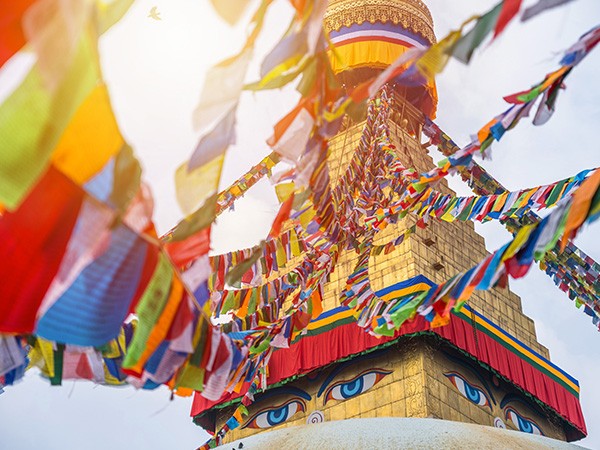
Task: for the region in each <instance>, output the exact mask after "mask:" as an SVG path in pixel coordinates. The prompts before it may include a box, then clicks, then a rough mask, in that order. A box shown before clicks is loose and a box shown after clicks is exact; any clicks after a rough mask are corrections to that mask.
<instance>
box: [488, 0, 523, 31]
mask: <svg viewBox="0 0 600 450" xmlns="http://www.w3.org/2000/svg"><path fill="white" fill-rule="evenodd" d="M521 1H522V0H504V3H503V5H502V11H500V16H499V17H498V22H496V28H495V29H494V39H496V36H498V35H499V34H500V33H502V31H503V30H504V28H506V25H508V23H509V22H510V21H511V20H512V19H513V18H514V17H515V16H516V15H517V13H518V12H519V9H520V8H521Z"/></svg>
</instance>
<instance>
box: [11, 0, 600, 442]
mask: <svg viewBox="0 0 600 450" xmlns="http://www.w3.org/2000/svg"><path fill="white" fill-rule="evenodd" d="M426 3H427V4H428V6H429V7H430V9H431V11H432V14H433V16H434V20H435V28H436V34H437V35H438V37H440V36H444V35H445V34H446V33H447V32H448V31H449V30H450V29H451V28H453V27H457V26H458V25H459V24H460V23H461V22H462V21H463V20H464V19H466V18H467V17H469V16H470V15H471V14H472V13H476V12H477V13H481V12H484V11H486V10H488V9H489V8H490V7H492V6H493V5H494V4H495V3H497V0H459V1H456V0H455V1H452V2H449V1H448V0H426ZM524 3H525V4H531V3H533V1H532V0H529V1H528V0H525V2H524ZM152 6H157V7H158V10H159V11H160V12H161V17H162V20H161V21H154V20H152V19H150V18H148V17H147V15H148V12H149V10H150V8H151V7H152ZM290 13H291V11H290V8H289V6H288V5H287V1H286V0H277V1H275V2H274V5H273V7H272V8H271V11H270V14H269V17H268V21H267V26H266V27H265V30H266V33H264V34H265V36H264V37H263V38H262V39H261V40H260V42H259V53H261V52H262V53H264V52H265V51H266V50H267V49H268V48H269V46H270V45H273V43H275V42H276V40H277V38H278V37H279V36H280V35H281V34H282V33H283V32H284V30H285V28H286V26H287V23H288V22H289V18H290V17H291V16H290ZM598 23H600V2H598V0H577V1H575V2H573V3H572V4H571V5H569V6H566V7H562V8H558V9H556V10H555V11H552V12H549V13H546V14H544V15H542V16H539V17H537V18H535V19H533V20H531V21H530V22H527V23H525V24H521V23H519V22H515V23H512V24H511V25H510V26H509V27H508V29H507V30H506V31H505V33H504V35H502V36H501V37H500V38H499V39H498V40H497V41H496V42H493V43H492V44H491V45H484V48H483V49H481V50H480V51H478V52H477V53H476V55H475V57H474V58H473V60H472V61H471V64H470V65H469V66H464V65H462V64H461V63H458V62H455V61H451V62H450V64H449V65H448V67H447V69H446V70H445V72H444V73H443V74H441V75H440V76H439V77H438V90H439V97H440V104H439V108H438V120H437V122H438V124H439V125H440V126H441V127H442V129H444V130H445V131H446V132H447V133H448V134H450V135H451V136H452V137H453V138H454V140H455V141H456V142H457V143H458V144H459V145H464V144H466V143H467V142H468V140H469V135H470V134H472V133H474V132H476V131H477V130H478V129H479V127H481V126H482V125H484V124H485V123H487V122H488V121H489V120H490V119H491V118H492V117H494V116H495V115H497V114H498V113H500V112H502V111H504V110H505V109H506V107H507V106H506V104H505V103H504V102H503V100H502V96H504V95H507V94H512V93H514V92H518V91H521V90H523V89H526V88H528V87H529V86H531V85H532V84H534V83H536V82H538V81H540V80H541V79H542V78H543V76H544V75H545V74H546V73H547V72H549V71H550V70H553V69H554V68H555V67H557V64H558V60H559V59H560V55H561V52H562V51H563V50H564V49H566V48H567V47H568V46H570V45H571V43H573V42H574V41H575V40H576V39H577V38H578V37H579V36H580V35H581V34H582V33H584V32H585V31H587V30H589V29H590V28H591V27H593V26H595V25H596V24H598ZM243 36H244V33H243V28H242V27H237V28H235V29H232V28H230V27H228V26H227V25H226V24H224V23H223V22H222V21H221V20H220V19H219V18H218V17H217V16H216V15H215V14H214V13H213V11H212V9H211V8H210V6H209V4H208V1H207V0H168V1H167V0H137V1H136V3H135V4H134V6H133V7H132V8H131V10H130V11H129V13H128V14H127V16H126V17H125V18H124V20H123V21H122V22H121V23H119V24H118V25H117V26H116V27H114V29H113V30H111V31H110V32H109V33H107V35H106V36H105V37H103V38H102V41H101V55H102V64H103V70H104V73H105V78H106V80H107V83H108V85H109V88H110V92H111V96H112V101H113V105H114V108H115V110H116V114H117V117H118V120H119V123H120V125H121V128H122V130H123V133H124V135H125V136H126V138H127V139H128V141H129V142H130V143H131V144H132V145H133V147H134V149H135V151H136V152H137V155H138V156H139V157H140V159H141V161H142V163H143V165H144V169H145V178H146V180H147V181H148V182H149V183H150V185H151V187H152V189H153V193H154V197H155V200H156V205H157V208H156V211H155V217H156V223H157V224H158V227H159V230H160V231H166V230H167V229H168V228H170V227H171V226H172V225H173V224H174V223H175V222H177V220H178V219H180V218H181V213H180V212H179V210H178V207H177V206H176V202H175V195H174V186H173V174H174V172H175V168H176V167H177V166H178V165H179V164H180V163H181V162H182V161H184V160H185V159H187V157H189V155H190V154H191V152H192V150H193V149H194V146H195V144H196V141H197V137H198V134H197V133H194V132H193V131H192V126H191V113H192V110H193V109H194V106H195V104H196V102H197V100H198V97H199V93H200V90H201V87H202V81H203V78H204V73H205V71H206V70H207V68H208V67H209V66H210V65H211V64H214V63H215V62H218V61H219V60H220V59H222V58H224V57H226V56H229V55H231V54H233V53H234V52H235V51H236V50H237V49H238V48H239V46H240V45H241V43H242V41H243ZM257 64H258V63H256V64H255V65H254V66H255V68H256V67H257ZM254 73H255V74H256V73H257V71H256V70H255V71H254ZM599 74H600V50H598V49H597V50H596V51H595V52H593V53H592V54H591V55H590V56H589V57H588V58H587V59H586V60H585V61H584V62H583V63H582V64H581V65H580V66H578V67H577V68H576V69H574V70H573V72H572V74H571V75H570V76H569V78H568V79H567V90H566V91H564V92H562V93H561V94H560V97H559V100H558V105H557V111H556V113H555V115H554V117H553V118H552V119H551V120H550V122H549V123H547V124H546V125H544V126H542V127H534V126H533V125H531V123H530V122H526V121H522V122H521V123H520V124H519V126H518V128H516V129H515V130H512V131H510V132H508V133H507V134H506V135H505V137H504V138H503V140H502V141H501V142H499V143H495V144H494V147H493V152H492V155H493V160H492V161H486V162H484V164H483V165H484V166H485V167H486V168H487V169H488V170H489V171H490V173H491V174H492V175H493V176H495V177H496V178H497V179H498V180H499V181H501V182H502V183H503V184H504V185H505V186H506V187H507V188H509V189H519V188H525V187H532V186H536V185H541V184H546V183H550V182H553V181H556V180H559V179H562V178H565V177H567V176H570V175H574V174H576V173H577V172H579V171H580V170H582V169H585V168H593V167H597V166H600V151H599V150H598V143H597V142H598V140H597V138H596V136H595V132H596V131H597V130H598V128H597V127H598V126H599V125H600V80H599V79H598V75H599ZM6 81H7V79H6V77H4V78H2V75H1V74H0V84H1V83H4V82H6ZM1 91H2V89H0V94H1ZM294 104H295V95H294V93H293V89H286V90H285V91H284V92H283V93H282V92H280V91H273V92H269V93H266V94H261V95H257V96H253V95H251V94H246V95H245V96H244V99H243V103H242V106H241V109H240V111H239V114H238V124H239V125H238V130H239V135H238V144H237V145H236V146H234V147H233V148H232V149H231V150H230V151H229V153H228V156H227V159H226V165H225V172H224V177H223V180H222V185H223V187H224V186H226V185H228V184H229V183H230V182H231V181H233V180H234V179H235V178H237V177H238V176H239V175H241V174H242V173H244V172H245V171H246V170H247V169H248V168H249V167H250V166H251V165H252V164H255V163H256V162H258V161H259V160H260V159H261V158H262V157H263V156H264V155H266V154H267V153H268V152H269V149H268V148H267V147H266V145H265V144H264V141H265V139H266V138H267V137H268V136H269V135H270V133H271V127H272V125H273V124H274V123H276V122H277V120H278V119H279V118H280V117H282V116H283V115H284V114H285V113H286V112H287V111H288V110H289V109H291V107H292V106H293V105H294ZM434 158H435V156H434ZM450 182H451V185H452V187H453V188H454V189H455V190H457V192H459V193H460V194H468V193H469V191H468V189H467V188H466V186H464V185H463V184H462V183H461V181H460V180H459V179H458V178H456V179H451V180H450ZM271 191H272V190H271V188H270V186H269V184H268V182H264V183H261V184H259V185H258V186H257V187H255V188H254V189H253V190H252V191H251V192H250V193H249V194H248V195H247V196H246V198H244V199H243V200H242V201H240V202H239V204H237V205H236V212H235V213H234V214H225V215H223V216H222V218H221V219H220V220H219V223H218V226H217V227H216V229H215V232H214V233H213V236H214V247H215V250H216V251H218V252H221V251H227V250H233V249H235V248H240V247H247V246H250V245H253V244H254V243H256V242H258V240H259V239H261V238H262V237H263V236H264V235H265V234H266V233H267V232H268V229H269V225H270V221H271V220H272V218H273V217H274V216H275V213H276V210H277V205H276V201H275V197H274V195H273V194H272V192H271ZM242 220H243V224H244V226H243V227H240V223H242ZM476 227H477V230H478V231H479V232H480V233H481V234H482V235H484V236H485V237H486V242H487V247H488V249H489V250H494V249H496V248H497V247H498V246H500V245H501V244H503V243H504V242H506V241H507V240H508V238H509V235H508V234H507V233H506V232H505V231H504V230H503V229H502V227H501V226H499V225H497V224H494V223H487V224H484V225H477V226H476ZM599 231H600V225H599V224H595V225H592V226H591V227H590V228H589V229H584V230H583V231H582V232H581V234H580V236H579V237H578V239H577V240H576V243H577V245H578V246H580V248H582V249H583V250H584V251H585V252H587V253H588V254H589V255H591V256H593V257H594V258H595V259H596V260H600V240H599V239H597V236H598V235H599V234H598V233H599ZM398 281H401V280H398ZM512 289H513V290H514V291H515V292H516V293H517V294H519V295H520V296H521V298H522V302H523V309H524V310H525V313H526V314H527V315H529V316H530V317H532V318H533V319H534V320H535V322H536V329H537V333H538V339H539V340H540V342H541V343H542V344H544V345H545V346H547V347H548V348H549V350H550V354H551V358H552V360H553V361H554V362H555V363H556V364H558V365H559V366H561V367H562V368H563V369H565V370H566V371H567V372H569V373H570V374H572V375H573V376H574V377H576V378H577V379H578V380H579V381H580V384H581V401H582V405H583V411H584V414H585V418H586V421H587V426H588V431H589V437H588V438H587V439H585V440H583V441H581V442H580V444H582V445H584V446H587V447H590V448H600V386H599V385H598V382H597V379H598V375H597V374H598V373H600V345H599V344H600V335H598V332H597V331H596V329H595V327H594V326H593V325H592V323H591V321H590V319H589V317H588V316H586V315H584V314H583V313H582V312H581V311H578V310H577V309H576V308H575V306H574V305H573V303H572V302H571V301H570V300H569V299H568V297H567V296H566V295H565V294H564V293H562V292H560V291H558V289H557V288H556V287H555V286H554V284H553V283H552V281H551V280H550V278H548V277H547V276H546V275H545V274H543V273H542V272H540V271H539V269H537V268H536V267H533V268H532V270H531V272H530V273H529V274H528V276H527V277H526V278H524V279H523V280H520V281H518V282H512ZM190 405H191V400H190V399H180V398H176V399H175V401H173V402H169V392H168V391H167V390H166V389H159V390H158V391H154V392H147V391H135V390H133V389H132V388H129V387H124V388H114V387H113V388H109V387H103V386H93V385H92V384H91V383H87V382H76V383H75V382H72V381H66V382H65V383H64V385H63V386H62V387H51V386H50V385H49V383H48V382H47V381H45V380H42V379H40V377H39V375H38V374H37V373H36V372H35V371H31V372H30V373H28V374H27V376H26V378H25V380H24V381H23V382H21V383H20V384H18V385H17V386H15V387H9V388H7V389H6V392H5V394H3V395H2V396H0V418H1V420H0V443H1V444H0V447H2V448H7V449H13V450H25V449H31V448H44V449H74V448H82V449H106V448H111V449H113V450H120V449H132V448H145V449H148V450H150V449H163V448H182V449H193V448H196V447H197V446H198V445H200V444H202V443H203V442H204V440H205V438H206V436H207V435H206V434H205V433H204V432H203V431H202V430H201V429H200V428H198V427H196V426H195V425H193V424H192V422H191V420H190V418H189V410H190Z"/></svg>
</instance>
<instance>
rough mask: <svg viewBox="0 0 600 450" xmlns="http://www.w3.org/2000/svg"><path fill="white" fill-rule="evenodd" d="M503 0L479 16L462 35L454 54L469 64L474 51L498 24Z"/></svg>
mask: <svg viewBox="0 0 600 450" xmlns="http://www.w3.org/2000/svg"><path fill="white" fill-rule="evenodd" d="M502 4H503V2H500V3H498V4H497V5H496V6H495V7H494V8H493V9H491V10H490V11H489V12H487V13H486V14H484V15H483V16H481V17H480V18H479V20H478V21H477V23H476V24H475V26H474V27H473V28H472V29H471V31H469V32H468V33H467V34H465V35H464V36H462V37H461V38H460V39H459V40H458V42H457V43H456V45H455V46H454V49H453V51H452V56H454V57H455V58H456V59H458V60H460V61H462V62H463V63H465V64H468V63H469V61H470V60H471V57H472V56H473V52H474V51H475V49H476V48H477V47H479V46H480V45H481V43H482V42H483V40H484V39H485V38H486V36H487V35H488V34H490V33H491V32H492V30H493V29H494V28H495V26H496V22H498V17H499V16H500V12H501V11H502Z"/></svg>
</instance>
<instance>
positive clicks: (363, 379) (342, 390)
mask: <svg viewBox="0 0 600 450" xmlns="http://www.w3.org/2000/svg"><path fill="white" fill-rule="evenodd" d="M390 373H392V372H391V371H390V370H381V369H375V370H367V371H364V372H362V373H361V374H359V375H357V376H356V377H354V378H352V379H351V380H343V381H338V382H337V383H335V384H333V385H331V386H330V387H329V388H328V389H327V390H326V391H325V402H324V403H325V404H326V403H327V402H328V401H329V400H348V399H349V398H353V397H356V396H357V395H360V394H362V393H364V392H366V391H368V390H369V389H371V388H372V387H373V386H375V385H376V384H377V383H379V382H380V381H381V380H382V379H383V378H384V377H385V376H387V375H389V374H390Z"/></svg>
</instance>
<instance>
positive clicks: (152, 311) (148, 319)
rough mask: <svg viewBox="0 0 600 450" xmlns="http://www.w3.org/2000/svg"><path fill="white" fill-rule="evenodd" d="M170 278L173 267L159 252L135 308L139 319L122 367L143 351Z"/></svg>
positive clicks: (134, 360)
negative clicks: (158, 257)
mask: <svg viewBox="0 0 600 450" xmlns="http://www.w3.org/2000/svg"><path fill="white" fill-rule="evenodd" d="M172 280H173V269H172V268H171V265H170V264H169V261H168V260H167V258H166V257H165V256H164V255H163V254H162V253H161V255H160V259H159V261H158V264H157V265H156V269H155V270H154V274H153V275H152V279H151V280H150V283H148V287H147V288H146V290H145V291H144V294H143V295H142V298H141V299H140V302H139V304H138V306H137V307H136V309H135V312H136V314H137V315H138V319H139V320H138V325H137V327H136V329H135V332H134V333H133V339H132V340H131V344H130V345H129V348H128V350H127V354H126V355H125V359H124V360H123V367H125V368H127V367H132V366H134V365H135V364H136V363H137V362H138V360H139V359H140V357H141V356H142V353H144V349H145V347H146V342H147V341H148V337H149V336H150V333H151V332H152V328H153V327H154V324H155V323H156V321H157V320H158V318H159V317H160V315H161V313H162V311H163V309H164V307H165V304H166V302H167V299H168V297H169V292H170V288H171V282H172Z"/></svg>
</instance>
